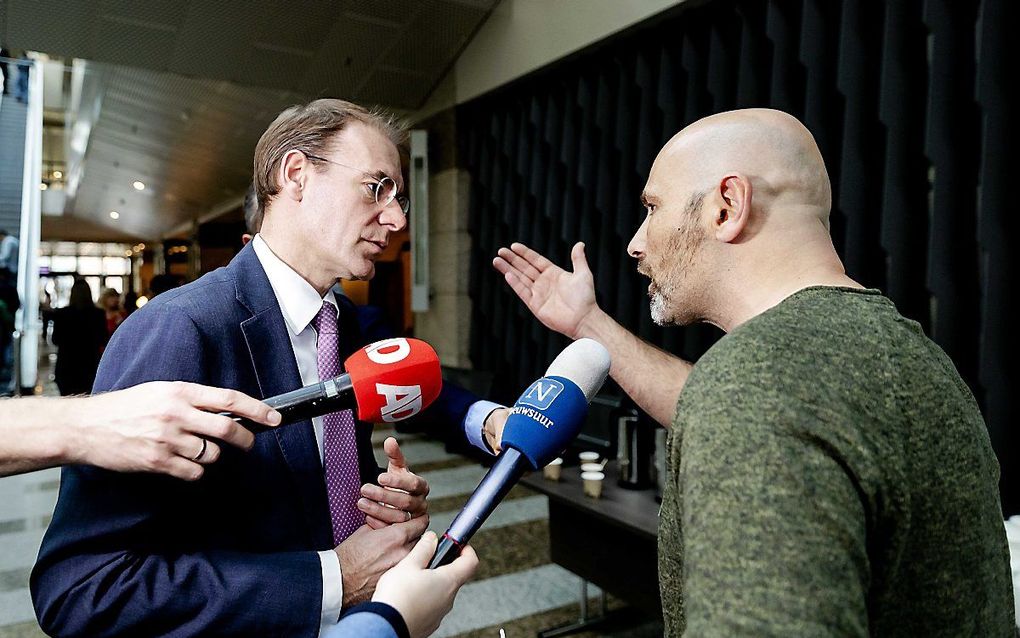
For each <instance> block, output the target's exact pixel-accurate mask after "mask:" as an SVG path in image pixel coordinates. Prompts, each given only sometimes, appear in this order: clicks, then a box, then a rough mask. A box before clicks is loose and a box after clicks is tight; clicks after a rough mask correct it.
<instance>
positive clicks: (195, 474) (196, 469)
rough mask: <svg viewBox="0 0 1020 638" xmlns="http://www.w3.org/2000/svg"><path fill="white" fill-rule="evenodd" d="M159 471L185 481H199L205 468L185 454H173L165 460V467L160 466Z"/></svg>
mask: <svg viewBox="0 0 1020 638" xmlns="http://www.w3.org/2000/svg"><path fill="white" fill-rule="evenodd" d="M159 471H161V472H164V473H166V474H169V475H170V476H174V477H177V478H179V479H183V480H185V481H197V480H198V479H200V478H202V474H203V473H204V472H205V468H203V467H202V466H201V465H200V464H198V463H196V462H194V461H189V460H188V459H186V458H184V457H183V456H171V457H170V458H168V459H167V460H166V461H164V463H163V467H162V468H159Z"/></svg>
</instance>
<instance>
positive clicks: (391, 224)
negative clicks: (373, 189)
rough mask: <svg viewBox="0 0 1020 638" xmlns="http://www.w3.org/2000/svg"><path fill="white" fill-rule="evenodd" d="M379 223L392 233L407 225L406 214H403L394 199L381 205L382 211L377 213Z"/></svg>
mask: <svg viewBox="0 0 1020 638" xmlns="http://www.w3.org/2000/svg"><path fill="white" fill-rule="evenodd" d="M379 224H380V225H382V226H383V227H385V228H388V229H389V230H390V232H393V233H395V232H398V231H401V230H403V229H404V227H405V226H407V215H405V214H404V211H403V210H402V209H401V208H400V203H399V202H397V200H396V199H394V200H393V201H391V202H390V203H389V204H387V205H385V206H383V209H382V212H381V213H379Z"/></svg>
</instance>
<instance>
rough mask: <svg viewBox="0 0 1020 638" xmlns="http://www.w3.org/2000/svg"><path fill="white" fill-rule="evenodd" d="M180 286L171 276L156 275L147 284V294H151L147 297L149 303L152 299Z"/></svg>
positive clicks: (175, 278)
mask: <svg viewBox="0 0 1020 638" xmlns="http://www.w3.org/2000/svg"><path fill="white" fill-rule="evenodd" d="M180 285H181V282H180V281H179V280H178V279H177V277H174V276H173V275H166V274H164V275H156V276H155V277H153V278H152V280H151V281H150V282H149V292H151V293H152V295H151V296H150V297H149V301H152V299H153V297H157V296H159V295H161V294H163V293H164V292H166V291H167V290H173V289H174V288H176V287H178V286H180Z"/></svg>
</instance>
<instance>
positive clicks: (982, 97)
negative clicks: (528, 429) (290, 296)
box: [458, 0, 1020, 513]
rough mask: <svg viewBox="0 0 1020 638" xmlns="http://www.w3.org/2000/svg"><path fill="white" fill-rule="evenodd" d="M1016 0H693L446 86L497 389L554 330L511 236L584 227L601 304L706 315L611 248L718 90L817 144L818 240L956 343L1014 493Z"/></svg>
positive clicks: (659, 333)
mask: <svg viewBox="0 0 1020 638" xmlns="http://www.w3.org/2000/svg"><path fill="white" fill-rule="evenodd" d="M1015 5H1016V3H1015V2H1014V0H981V1H978V0H973V1H966V0H963V1H961V0H884V1H879V0H755V1H751V0H748V1H743V2H741V1H736V0H728V1H724V0H717V1H714V2H701V3H691V6H690V7H689V8H686V9H685V8H684V7H681V8H680V9H679V10H677V11H675V12H674V13H672V14H670V15H669V16H667V17H665V18H660V19H657V20H654V21H651V22H649V23H648V24H646V25H643V26H640V27H638V28H636V29H632V30H630V31H629V32H627V33H626V34H624V35H621V36H617V37H615V38H613V39H611V40H609V41H606V42H603V43H600V44H599V45H596V46H595V47H592V48H591V49H589V50H588V51H586V52H583V53H581V54H579V55H575V56H573V57H572V58H571V59H569V60H567V61H564V62H561V63H558V64H555V65H553V66H551V67H550V68H547V69H544V70H542V71H541V72H538V73H536V74H533V75H532V76H530V77H528V78H525V79H523V80H521V81H519V82H516V83H514V84H513V85H511V86H509V87H505V88H503V89H501V90H499V91H498V92H494V93H492V94H489V95H486V96H483V97H481V98H479V99H476V100H474V101H472V102H470V103H468V104H465V105H462V106H461V107H460V108H459V111H458V135H459V137H460V143H461V160H460V163H461V164H462V165H463V167H464V168H465V169H467V170H468V171H469V172H470V174H471V176H472V189H471V234H472V238H473V248H472V256H471V275H472V280H471V295H472V298H473V301H474V323H473V329H472V341H471V356H472V358H473V361H474V363H475V365H476V366H477V367H478V368H480V369H485V370H490V371H492V372H494V373H495V375H496V379H497V383H496V385H495V387H497V388H501V392H502V393H503V394H502V396H500V397H499V398H501V399H504V400H512V399H513V398H515V396H516V394H517V392H519V391H520V390H521V389H522V388H523V387H525V386H526V385H527V383H528V382H530V381H531V380H532V378H533V377H534V376H535V375H536V374H537V373H539V372H541V371H542V369H544V366H545V365H546V364H547V363H548V362H549V361H550V360H551V359H552V357H553V356H555V354H556V353H557V352H558V351H559V350H560V349H561V348H562V347H563V346H564V345H565V344H566V339H564V338H562V337H560V336H558V335H555V334H553V333H551V332H550V331H548V330H546V329H545V328H543V327H542V326H541V325H540V324H539V323H538V322H537V321H535V320H534V319H532V318H531V316H530V314H528V312H527V311H526V310H525V309H524V307H523V305H522V304H521V303H520V302H518V300H517V299H516V297H515V296H514V295H513V293H512V292H511V291H510V289H509V288H508V287H507V286H505V285H504V284H503V283H502V281H501V278H500V277H499V275H498V274H497V273H496V272H495V271H494V270H493V269H492V268H491V266H490V262H491V260H492V257H493V256H494V255H495V252H496V249H497V248H499V247H500V246H505V245H508V244H509V243H510V242H512V241H522V242H525V243H527V244H529V245H531V246H533V247H535V248H537V249H538V250H540V251H542V252H543V253H545V254H546V255H548V256H549V257H551V258H552V259H553V260H555V261H556V262H557V263H559V264H563V265H566V264H568V263H569V251H570V248H571V246H572V245H573V243H574V242H575V241H578V240H581V241H584V242H585V243H586V244H587V247H588V251H587V253H588V258H589V260H590V262H591V265H592V268H593V270H594V273H595V281H596V288H597V294H598V300H599V303H600V304H601V305H602V307H603V308H605V309H606V310H607V311H608V312H610V313H612V314H613V315H614V316H615V317H616V318H617V319H618V320H619V321H620V322H621V323H622V324H623V325H624V326H626V327H627V328H629V329H631V330H633V331H635V332H636V333H638V334H639V335H641V336H642V337H643V338H645V339H647V340H649V341H650V342H652V343H655V344H657V345H659V346H661V347H663V348H665V349H666V350H668V351H670V352H674V353H676V354H678V355H681V356H684V357H686V358H689V359H697V358H698V357H699V356H700V355H701V354H702V353H703V352H704V351H705V350H706V349H707V348H708V347H710V346H711V344H712V343H714V341H715V340H716V339H717V338H718V337H719V333H718V331H717V330H715V329H713V328H711V327H706V326H695V327H690V328H660V327H658V326H656V325H655V324H654V323H653V322H652V320H651V317H650V314H649V311H648V303H647V299H646V296H645V289H646V282H645V281H644V280H643V278H641V277H639V276H638V275H637V273H636V272H635V270H634V263H633V261H632V260H631V259H630V258H629V257H628V256H627V254H626V246H627V243H628V241H629V239H630V237H631V235H632V234H633V232H634V231H635V230H636V229H637V227H638V226H639V224H640V223H641V219H642V217H643V215H644V211H643V210H642V208H641V206H640V205H639V203H638V196H639V194H640V192H641V188H642V186H643V184H644V181H645V179H646V177H647V175H648V172H649V169H650V167H651V164H652V161H653V160H654V158H655V155H656V154H657V152H658V150H659V149H660V148H661V146H662V145H663V144H664V143H665V142H666V140H668V139H669V138H670V137H671V136H672V135H673V134H674V133H676V132H677V131H678V130H680V129H681V128H683V127H684V126H685V125H687V124H689V123H691V122H693V121H694V120H696V119H698V118H700V117H703V116H706V115H709V114H711V113H715V112H718V111H723V110H728V109H733V108H741V107H750V106H768V107H772V108H779V109H783V110H785V111H788V112H790V113H792V114H793V115H795V116H797V117H798V118H800V119H801V120H802V121H803V122H804V123H805V124H806V125H807V126H808V128H809V129H811V131H812V133H813V134H814V136H815V138H816V139H817V140H818V144H819V147H820V148H821V150H822V153H823V155H824V156H825V159H826V164H827V168H828V170H829V175H830V177H831V179H832V185H833V210H832V218H831V219H832V235H833V241H834V243H835V245H836V247H837V249H838V251H839V252H840V255H841V256H842V258H843V260H844V263H845V264H846V267H847V270H848V272H849V274H850V275H851V276H852V277H854V278H855V279H857V280H858V281H860V282H862V283H863V284H865V285H867V286H872V287H877V288H880V289H882V290H883V291H885V293H886V294H887V295H888V296H889V297H891V298H892V299H893V301H895V302H896V304H897V306H898V307H899V309H900V311H901V312H903V314H905V315H906V316H908V317H910V318H912V319H915V320H917V321H919V322H920V323H921V325H922V326H923V327H924V329H925V330H926V331H927V333H928V334H929V335H930V336H931V337H932V338H933V339H934V340H935V341H936V342H937V343H938V344H939V345H940V346H942V348H944V349H945V351H946V352H947V353H948V354H949V356H950V357H951V358H952V359H953V361H954V362H955V363H956V366H957V367H958V368H959V370H960V373H961V374H962V376H963V378H964V379H965V380H966V382H967V383H968V384H969V385H970V387H971V388H972V390H973V391H974V395H975V397H976V398H977V401H978V403H979V404H980V406H981V409H982V411H983V412H984V414H985V417H986V421H987V423H988V429H989V434H990V437H991V440H992V444H993V446H994V448H995V450H996V453H997V454H998V455H999V459H1000V464H1001V467H1002V476H1003V479H1002V484H1001V485H1002V494H1003V505H1004V509H1005V511H1006V513H1016V512H1018V511H1020V472H1018V468H1017V466H1018V461H1020V423H1018V422H1017V421H1018V417H1020V399H1018V398H1017V397H1018V395H1020V375H1018V371H1017V365H1018V363H1017V359H1018V356H1020V347H1018V345H1020V344H1018V340H1020V338H1018V336H1017V334H1018V330H1017V329H1016V328H1015V326H1016V325H1017V315H1016V312H1015V311H1014V310H1013V309H1012V305H1011V304H1010V301H1009V300H1010V298H1011V293H1012V294H1017V293H1020V286H1018V284H1017V283H1016V280H1017V276H1018V275H1020V264H1018V261H1020V259H1018V257H1017V252H1018V250H1017V248H1016V247H1015V246H1014V247H1011V246H1010V244H1009V242H1010V241H1011V240H1012V241H1016V240H1017V239H1020V234H1018V233H1017V230H1018V225H1020V222H1018V221H1017V220H1018V217H1020V216H1018V214H1017V212H1016V210H1015V205H1011V204H1013V202H1011V201H1010V199H1008V196H1007V179H1008V166H1015V162H1010V159H1011V150H1012V147H1013V146H1015V144H1016V136H1015V135H1014V133H1015V127H1016V125H1015V123H1014V122H1015V115H1016V111H1015V110H1014V111H1013V112H1011V111H1010V106H1009V103H1008V100H1007V97H1006V96H1007V93H1008V91H1006V73H1007V68H1008V67H1009V66H1010V65H1008V60H1009V59H1011V58H1010V57H1008V56H1010V55H1011V54H1010V53H1009V51H1010V50H1011V44H1010V43H1009V42H1007V29H1008V28H1009V27H1010V25H1013V24H1016V21H1015V19H1016V15H1015V13H1016V9H1015ZM1014 106H1015V105H1014ZM1013 175H1015V171H1014V172H1013ZM1011 248H1012V250H1011Z"/></svg>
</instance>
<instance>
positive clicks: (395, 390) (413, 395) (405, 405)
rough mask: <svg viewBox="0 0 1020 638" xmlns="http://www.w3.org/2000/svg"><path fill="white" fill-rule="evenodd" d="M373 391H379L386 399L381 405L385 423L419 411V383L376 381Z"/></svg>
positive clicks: (420, 406) (410, 415) (420, 403)
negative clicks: (396, 383)
mask: <svg viewBox="0 0 1020 638" xmlns="http://www.w3.org/2000/svg"><path fill="white" fill-rule="evenodd" d="M375 391H376V392H378V393H379V396H381V397H384V398H385V399H386V405H384V406H382V420H383V421H385V422H387V423H395V422H396V421H400V420H402V419H409V418H411V417H413V416H414V415H416V414H418V413H419V412H421V408H422V402H421V386H420V385H387V384H385V383H377V384H375Z"/></svg>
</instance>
